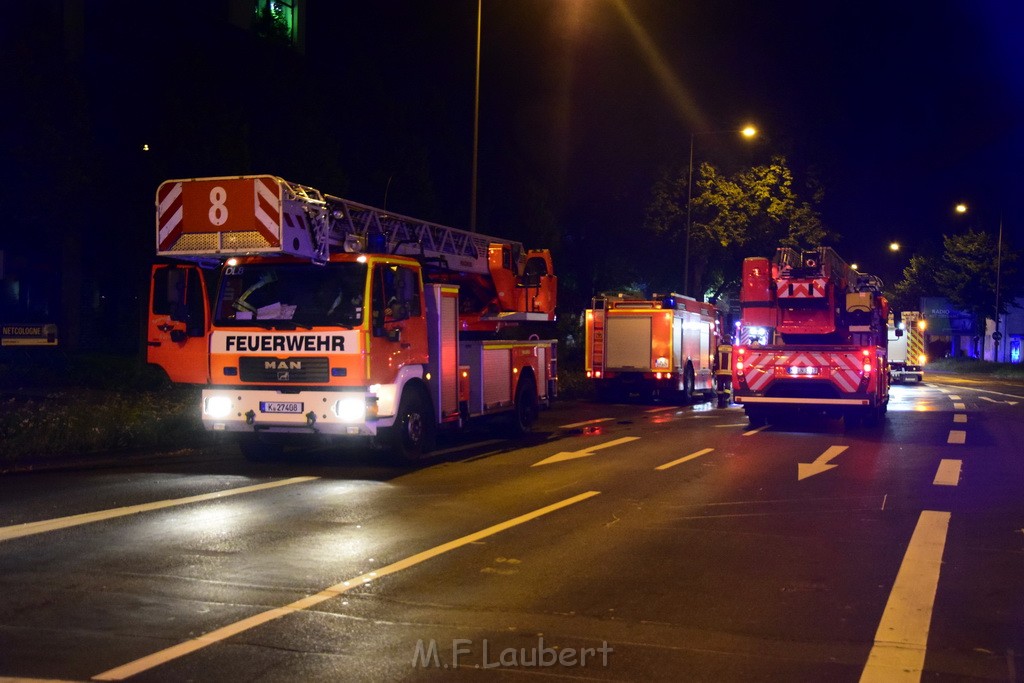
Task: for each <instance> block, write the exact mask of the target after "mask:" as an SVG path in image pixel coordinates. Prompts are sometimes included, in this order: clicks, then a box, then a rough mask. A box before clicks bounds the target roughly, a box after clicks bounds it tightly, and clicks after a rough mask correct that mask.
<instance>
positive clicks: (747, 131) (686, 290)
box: [683, 126, 757, 296]
mask: <svg viewBox="0 0 1024 683" xmlns="http://www.w3.org/2000/svg"><path fill="white" fill-rule="evenodd" d="M720 133H740V134H741V135H742V136H743V137H745V138H747V139H748V140H749V139H750V138H753V137H754V136H755V135H757V129H756V128H754V127H753V126H745V127H743V128H737V129H732V130H708V131H697V132H694V133H690V165H689V170H688V171H687V173H686V246H685V249H684V254H683V294H685V295H687V296H689V295H690V209H691V204H693V144H694V141H695V140H696V139H697V136H698V135H718V134H720Z"/></svg>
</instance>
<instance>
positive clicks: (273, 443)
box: [237, 434, 284, 462]
mask: <svg viewBox="0 0 1024 683" xmlns="http://www.w3.org/2000/svg"><path fill="white" fill-rule="evenodd" d="M237 443H238V450H240V451H242V457H244V458H245V459H246V460H248V461H249V462H269V461H271V460H277V459H279V458H280V457H281V454H282V453H283V452H284V446H283V445H282V443H281V442H280V441H277V440H275V439H273V438H271V437H267V436H262V435H260V434H239V435H238V440H237Z"/></svg>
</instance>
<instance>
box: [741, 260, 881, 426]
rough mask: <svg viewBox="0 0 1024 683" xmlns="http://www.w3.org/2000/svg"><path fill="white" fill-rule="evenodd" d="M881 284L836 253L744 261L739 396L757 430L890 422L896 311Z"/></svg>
mask: <svg viewBox="0 0 1024 683" xmlns="http://www.w3.org/2000/svg"><path fill="white" fill-rule="evenodd" d="M881 286H882V284H881V282H880V281H879V280H878V278H876V277H874V276H871V275H866V274H861V273H858V272H857V271H855V270H854V269H853V268H851V267H850V266H848V265H847V264H846V263H845V262H843V260H842V259H840V258H839V256H838V255H836V253H835V252H834V251H833V250H832V249H831V248H828V247H820V248H818V249H814V250H812V251H804V252H797V251H795V250H793V249H788V248H780V249H778V250H777V251H776V254H775V257H774V259H772V260H771V261H769V260H768V259H767V258H748V259H745V260H744V263H743V282H742V287H741V292H740V307H741V321H740V335H739V336H740V342H741V343H740V344H739V345H737V346H735V347H734V348H733V354H732V363H733V381H732V388H733V400H734V401H735V402H736V403H738V404H740V405H742V406H743V407H744V409H745V411H746V413H747V417H748V418H749V420H750V423H751V424H753V425H762V424H764V423H765V422H766V421H768V420H770V419H772V418H774V417H785V416H790V415H793V414H797V413H821V414H825V415H827V416H831V417H840V416H842V417H844V418H845V419H846V423H847V425H853V424H856V423H859V422H861V421H863V422H865V423H868V424H874V423H876V422H878V421H879V420H880V419H881V418H882V416H883V415H884V414H885V411H886V408H887V405H888V401H889V379H888V373H887V367H886V352H887V351H886V321H887V318H888V314H889V311H888V303H887V302H886V300H885V298H884V297H883V296H882V293H881Z"/></svg>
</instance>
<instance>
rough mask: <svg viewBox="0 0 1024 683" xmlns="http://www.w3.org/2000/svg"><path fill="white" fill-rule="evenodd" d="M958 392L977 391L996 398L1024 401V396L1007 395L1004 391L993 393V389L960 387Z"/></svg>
mask: <svg viewBox="0 0 1024 683" xmlns="http://www.w3.org/2000/svg"><path fill="white" fill-rule="evenodd" d="M957 391H976V392H980V393H985V394H995V395H996V396H1006V397H1007V398H1015V399H1017V400H1021V399H1024V396H1021V395H1020V394H1007V393H1006V392H1003V391H992V390H991V389H976V388H975V387H958V388H957ZM979 398H980V397H979Z"/></svg>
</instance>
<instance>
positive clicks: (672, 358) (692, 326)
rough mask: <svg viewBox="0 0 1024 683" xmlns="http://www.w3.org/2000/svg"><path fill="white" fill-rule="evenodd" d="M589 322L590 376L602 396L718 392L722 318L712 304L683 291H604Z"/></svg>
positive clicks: (687, 397)
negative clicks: (649, 295)
mask: <svg viewBox="0 0 1024 683" xmlns="http://www.w3.org/2000/svg"><path fill="white" fill-rule="evenodd" d="M584 322H585V326H586V330H585V332H586V334H585V339H586V372H587V377H588V378H590V379H591V381H593V382H594V386H595V388H596V390H597V395H598V397H599V398H601V399H602V400H620V399H623V398H626V397H627V396H628V395H629V394H630V393H639V394H640V395H641V396H644V397H648V396H659V397H663V398H670V399H675V398H678V399H682V400H684V401H690V400H692V399H693V398H694V397H696V396H697V395H698V394H699V395H702V396H709V395H711V394H713V393H714V391H715V373H714V362H715V350H716V348H717V347H718V338H719V322H718V312H717V310H716V309H715V307H714V306H713V305H712V304H708V303H703V302H699V301H697V300H696V299H693V298H691V297H687V296H682V295H680V294H670V295H668V296H665V297H656V298H654V299H638V298H626V297H621V296H600V297H595V298H594V300H593V302H592V304H591V308H589V309H587V311H586V313H585V321H584Z"/></svg>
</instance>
